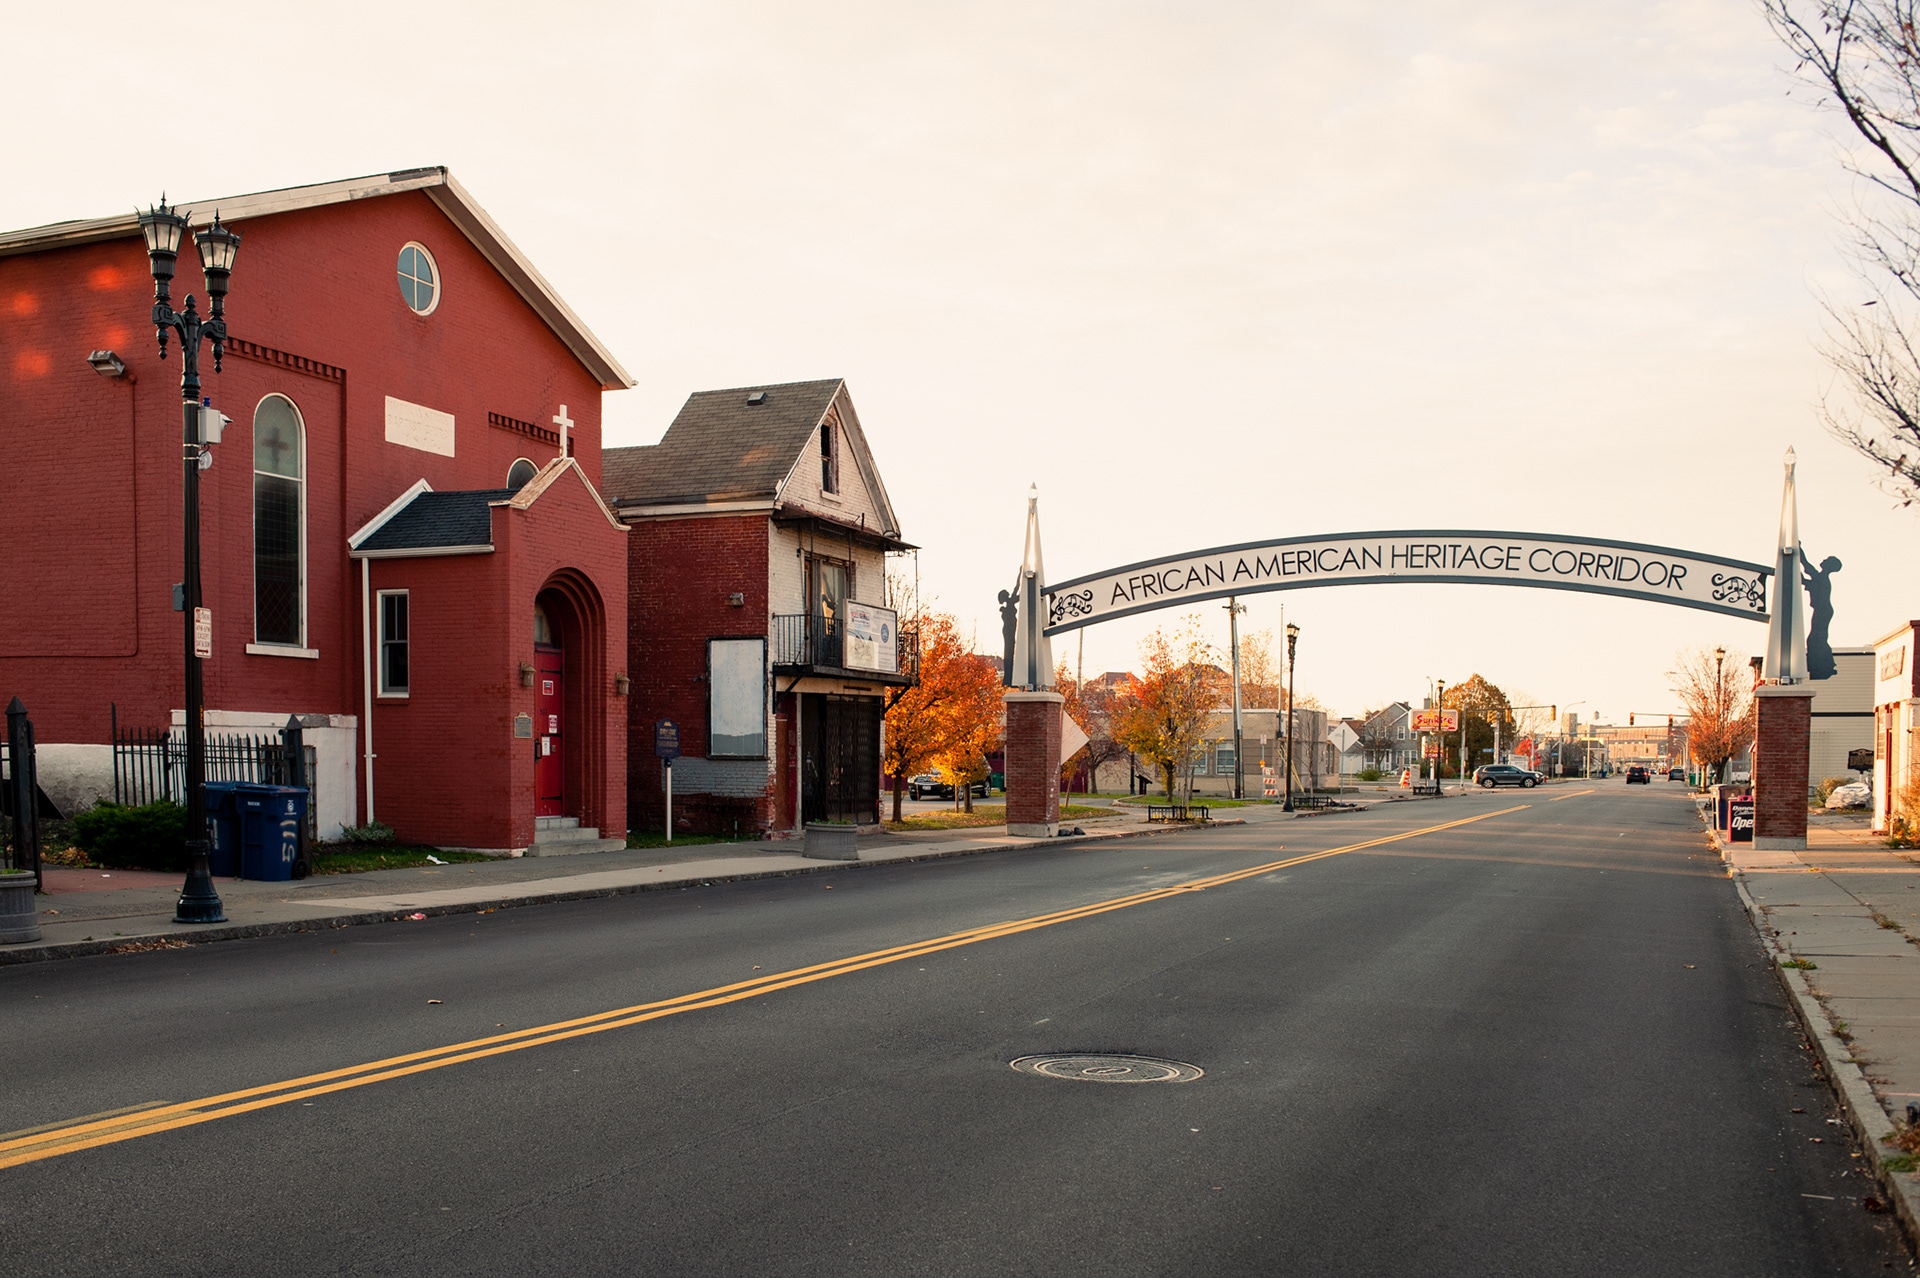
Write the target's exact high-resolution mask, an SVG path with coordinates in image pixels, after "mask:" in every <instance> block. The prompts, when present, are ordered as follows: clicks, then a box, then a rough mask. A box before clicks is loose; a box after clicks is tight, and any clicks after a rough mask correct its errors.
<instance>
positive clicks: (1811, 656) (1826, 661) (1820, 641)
mask: <svg viewBox="0 0 1920 1278" xmlns="http://www.w3.org/2000/svg"><path fill="white" fill-rule="evenodd" d="M1809 562H1810V560H1809V556H1808V555H1807V548H1806V547H1805V546H1802V547H1801V548H1800V570H1801V571H1802V572H1803V573H1805V574H1806V575H1805V576H1804V577H1802V578H1801V580H1800V584H1801V585H1803V586H1805V587H1806V588H1807V601H1808V609H1807V611H1808V614H1809V615H1808V617H1807V676H1808V677H1809V678H1812V679H1831V678H1833V672H1834V671H1835V670H1837V669H1839V666H1838V664H1837V663H1836V662H1835V661H1834V659H1833V644H1832V643H1831V642H1829V640H1828V638H1827V629H1828V627H1829V626H1831V625H1832V624H1833V580H1832V578H1833V574H1835V573H1836V572H1839V571H1840V561H1839V560H1838V559H1835V558H1834V557H1833V556H1832V555H1828V556H1827V557H1826V558H1825V559H1822V560H1821V561H1820V567H1819V570H1818V571H1816V570H1814V569H1813V568H1810V567H1808V564H1809Z"/></svg>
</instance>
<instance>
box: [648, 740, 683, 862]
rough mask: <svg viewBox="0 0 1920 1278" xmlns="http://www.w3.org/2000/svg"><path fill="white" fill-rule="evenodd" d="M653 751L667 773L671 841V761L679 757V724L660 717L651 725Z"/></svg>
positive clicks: (670, 834) (668, 820)
mask: <svg viewBox="0 0 1920 1278" xmlns="http://www.w3.org/2000/svg"><path fill="white" fill-rule="evenodd" d="M653 752H654V753H655V754H656V755H658V756H659V757H660V766H661V767H662V768H664V769H665V770H666V774H667V842H669V843H671V842H673V761H674V760H675V759H677V758H679V757H680V725H679V724H677V723H675V722H674V721H673V720H671V719H661V720H660V721H659V722H657V723H655V724H654V725H653Z"/></svg>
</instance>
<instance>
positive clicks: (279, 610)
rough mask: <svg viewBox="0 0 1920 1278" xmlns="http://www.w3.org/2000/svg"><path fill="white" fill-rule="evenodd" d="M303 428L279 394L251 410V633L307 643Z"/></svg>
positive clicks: (278, 641) (273, 639)
mask: <svg viewBox="0 0 1920 1278" xmlns="http://www.w3.org/2000/svg"><path fill="white" fill-rule="evenodd" d="M305 489H306V428H305V427H304V426H303V425H302V424H301V421H300V410H299V409H297V408H295V407H294V406H293V401H292V400H290V399H288V398H287V397H286V396H284V395H269V396H267V397H266V398H265V399H263V400H261V401H260V406H259V407H258V408H256V409H254V410H253V637H254V642H256V643H271V644H286V645H288V646H290V647H295V648H301V647H305V646H306V566H307V565H306V559H307V554H306V540H307V539H306V502H305V496H306V492H305Z"/></svg>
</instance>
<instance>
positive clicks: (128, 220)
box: [0, 165, 634, 390]
mask: <svg viewBox="0 0 1920 1278" xmlns="http://www.w3.org/2000/svg"><path fill="white" fill-rule="evenodd" d="M403 191H420V192H422V193H424V194H425V195H426V196H427V198H428V199H430V200H432V201H433V202H434V204H435V205H437V206H438V207H439V209H440V211H441V212H442V213H444V214H446V216H447V220H448V221H450V222H452V223H453V224H454V225H455V226H456V227H458V228H459V229H460V232H461V233H462V234H463V235H465V236H466V237H467V239H468V240H470V241H472V243H473V246H474V247H475V248H477V249H479V250H480V254H481V256H482V257H484V258H486V259H487V261H488V262H490V263H492V265H493V268H494V269H495V270H496V271H498V272H500V275H501V277H502V278H504V279H505V280H506V281H507V283H509V284H511V285H512V286H513V288H514V290H515V291H516V292H518V293H519V294H520V296H521V298H522V299H524V300H525V301H526V303H527V305H528V306H530V307H532V308H533V310H534V313H535V314H537V315H539V316H540V318H541V319H542V320H544V321H546V324H547V327H549V328H551V329H552V330H553V332H554V335H555V336H557V337H558V338H559V339H560V340H561V342H563V343H564V344H565V345H566V347H567V349H568V350H570V351H572V352H573V355H574V358H576V359H578V360H579V361H580V363H581V365H582V366H583V367H585V368H586V369H587V371H588V372H590V373H592V374H593V375H594V377H595V378H596V379H598V380H599V382H600V387H601V389H602V390H625V389H627V388H629V387H631V386H632V385H633V384H634V381H633V378H632V377H630V376H628V374H627V370H626V369H624V368H622V367H620V362H619V361H618V360H616V359H614V357H613V355H612V353H611V352H609V351H608V350H607V348H606V347H605V346H603V345H602V344H601V342H600V339H599V338H597V337H595V336H594V335H593V334H592V333H591V332H590V331H588V329H587V326H586V325H585V324H583V323H581V322H580V317H579V316H577V315H575V314H574V313H573V310H572V308H571V307H569V306H568V305H567V304H566V302H564V301H562V300H561V298H560V295H559V294H558V293H556V292H554V289H553V285H551V284H549V283H547V281H546V278H545V277H544V276H542V275H541V274H540V272H539V271H537V270H535V269H534V266H533V263H532V262H530V261H528V260H527V257H526V255H525V254H524V253H522V252H521V251H520V250H519V249H518V248H517V247H515V245H514V243H513V241H511V240H509V239H508V238H507V237H506V234H505V233H504V232H502V231H501V229H500V228H499V226H498V225H497V224H495V222H494V220H493V219H492V218H491V217H489V216H487V211H486V210H485V209H483V208H481V207H480V205H479V204H478V203H477V202H476V201H475V200H474V198H473V197H472V196H471V195H469V194H468V193H467V190H466V188H465V187H463V186H461V185H460V184H459V183H458V182H456V181H454V179H453V174H451V173H449V172H448V171H447V169H446V167H445V166H443V165H436V166H434V167H431V168H424V169H405V170H402V171H400V172H398V173H375V174H371V175H369V176H367V177H358V178H346V179H343V180H341V181H338V182H320V183H316V184H315V185H312V186H294V187H286V188H284V189H282V190H278V191H256V192H254V193H252V194H250V195H235V196H228V197H226V198H224V199H218V200H200V201H197V202H192V203H183V204H182V205H181V207H182V208H186V209H191V210H192V213H191V218H190V220H191V222H192V224H193V225H194V226H205V225H206V224H207V223H209V222H211V221H212V220H213V215H214V213H216V212H218V213H219V215H220V220H221V221H222V222H224V223H228V224H233V225H236V226H238V224H240V223H243V222H245V221H246V220H247V219H248V218H256V217H270V216H272V215H274V214H276V213H293V212H297V211H299V210H301V209H312V208H320V207H323V206H325V205H329V204H345V203H348V202H349V201H353V200H364V199H369V198H372V197H376V196H382V195H398V194H400V193H401V192H403ZM239 229H243V230H244V227H240V228H239ZM139 234H140V222H139V219H138V217H137V216H136V215H135V214H133V213H122V214H117V215H115V216H113V217H98V218H86V219H81V220H76V221H71V222H53V223H50V224H49V225H46V226H35V227H28V228H27V229H25V230H20V231H6V232H0V257H8V256H12V255H14V254H19V253H35V252H39V251H41V250H44V249H52V248H66V247H69V246H72V245H78V244H92V243H96V242H98V241H101V240H114V239H121V238H123V237H126V236H129V235H132V236H137V235H139Z"/></svg>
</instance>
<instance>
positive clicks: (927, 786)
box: [907, 772, 987, 799]
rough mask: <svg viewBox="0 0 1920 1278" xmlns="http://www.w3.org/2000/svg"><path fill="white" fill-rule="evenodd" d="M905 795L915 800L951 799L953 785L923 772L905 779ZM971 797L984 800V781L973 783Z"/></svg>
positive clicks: (985, 787)
mask: <svg viewBox="0 0 1920 1278" xmlns="http://www.w3.org/2000/svg"><path fill="white" fill-rule="evenodd" d="M907 794H908V795H909V796H911V797H912V798H915V799H951V798H952V797H953V783H952V782H951V781H942V780H941V779H940V778H939V776H938V775H936V774H934V773H932V772H923V773H921V774H920V775H919V776H917V777H909V778H908V779H907ZM973 797H974V798H976V799H984V798H986V797H987V783H986V782H985V781H975V782H974V783H973Z"/></svg>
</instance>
